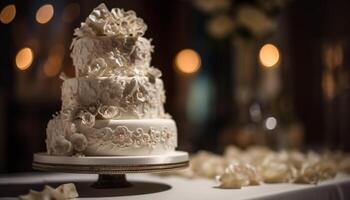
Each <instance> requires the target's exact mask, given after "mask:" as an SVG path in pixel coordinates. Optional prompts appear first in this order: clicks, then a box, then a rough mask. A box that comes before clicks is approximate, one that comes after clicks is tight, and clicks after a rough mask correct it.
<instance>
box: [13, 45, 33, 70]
mask: <svg viewBox="0 0 350 200" xmlns="http://www.w3.org/2000/svg"><path fill="white" fill-rule="evenodd" d="M33 59H34V54H33V50H32V49H30V48H28V47H25V48H23V49H21V50H20V51H19V52H18V53H17V55H16V66H17V68H18V69H20V70H26V69H28V68H29V67H30V65H31V64H32V62H33Z"/></svg>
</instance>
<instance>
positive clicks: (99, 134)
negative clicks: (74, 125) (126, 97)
mask: <svg viewBox="0 0 350 200" xmlns="http://www.w3.org/2000/svg"><path fill="white" fill-rule="evenodd" d="M80 130H81V132H83V133H84V135H85V136H86V138H87V142H88V144H87V147H86V149H85V151H84V154H85V155H87V156H89V155H91V156H93V155H94V156H114V155H115V156H123V155H125V156H132V155H160V154H166V153H169V152H173V151H175V148H176V147H177V129H176V124H175V122H174V120H172V119H131V120H96V123H95V125H94V127H92V128H87V127H80Z"/></svg>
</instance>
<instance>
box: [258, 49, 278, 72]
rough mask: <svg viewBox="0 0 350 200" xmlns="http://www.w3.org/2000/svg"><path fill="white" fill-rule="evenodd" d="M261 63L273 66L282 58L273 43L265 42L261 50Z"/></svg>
mask: <svg viewBox="0 0 350 200" xmlns="http://www.w3.org/2000/svg"><path fill="white" fill-rule="evenodd" d="M259 60H260V63H261V64H262V65H263V66H265V67H273V66H275V65H276V64H277V63H278V61H279V60H280V53H279V51H278V48H277V47H276V46H275V45H273V44H265V45H264V46H263V47H262V48H261V49H260V52H259Z"/></svg>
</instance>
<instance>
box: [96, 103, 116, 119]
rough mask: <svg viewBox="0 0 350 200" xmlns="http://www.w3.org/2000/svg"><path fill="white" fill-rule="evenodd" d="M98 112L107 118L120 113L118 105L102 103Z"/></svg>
mask: <svg viewBox="0 0 350 200" xmlns="http://www.w3.org/2000/svg"><path fill="white" fill-rule="evenodd" d="M98 113H99V114H100V115H101V116H102V117H103V118H105V119H112V118H113V117H115V116H117V115H118V114H119V109H118V107H117V106H106V105H102V106H100V107H99V108H98Z"/></svg>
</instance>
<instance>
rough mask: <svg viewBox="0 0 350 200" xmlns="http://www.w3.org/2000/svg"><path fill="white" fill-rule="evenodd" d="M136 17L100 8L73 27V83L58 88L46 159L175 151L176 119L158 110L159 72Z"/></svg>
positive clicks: (160, 102)
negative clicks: (59, 95)
mask: <svg viewBox="0 0 350 200" xmlns="http://www.w3.org/2000/svg"><path fill="white" fill-rule="evenodd" d="M146 29H147V26H146V24H145V23H144V22H143V20H142V19H140V18H137V17H136V14H135V12H133V11H124V10H122V9H118V8H117V9H112V10H111V11H109V10H108V9H107V8H106V6H105V5H104V4H101V5H99V6H98V7H97V8H96V9H94V10H93V11H92V13H91V14H90V15H89V17H88V18H87V19H86V22H85V23H82V24H81V27H80V28H77V29H76V30H75V33H74V35H75V36H76V37H75V38H74V39H73V42H72V46H71V48H72V53H71V57H72V59H73V63H74V66H75V69H76V77H75V78H67V77H66V76H64V75H62V76H61V78H62V79H63V80H64V82H63V86H62V108H61V111H60V112H59V113H57V114H56V115H54V117H53V119H52V120H50V121H49V123H48V126H47V139H46V144H47V151H48V153H49V154H51V155H155V154H166V153H168V152H172V151H174V150H175V147H176V146H177V130H176V125H175V122H174V121H173V120H172V119H170V116H169V115H168V114H166V113H165V112H164V108H163V104H164V102H165V93H164V89H163V82H162V80H161V79H160V76H161V72H160V71H159V70H158V69H156V68H153V67H151V66H150V61H151V52H152V51H153V46H152V45H151V40H149V39H147V38H144V37H143V35H144V33H145V31H146Z"/></svg>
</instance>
